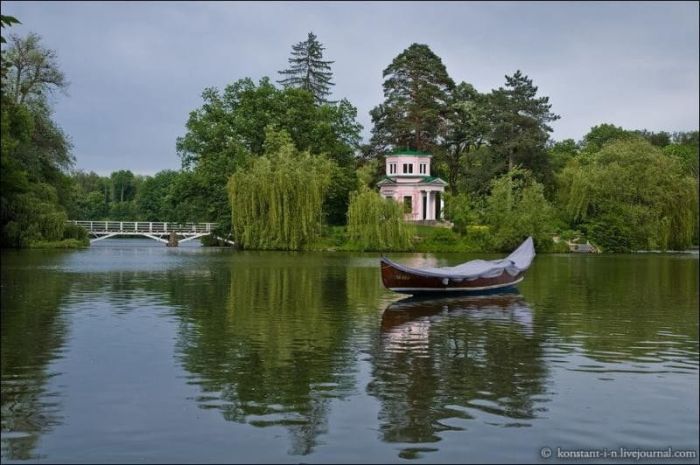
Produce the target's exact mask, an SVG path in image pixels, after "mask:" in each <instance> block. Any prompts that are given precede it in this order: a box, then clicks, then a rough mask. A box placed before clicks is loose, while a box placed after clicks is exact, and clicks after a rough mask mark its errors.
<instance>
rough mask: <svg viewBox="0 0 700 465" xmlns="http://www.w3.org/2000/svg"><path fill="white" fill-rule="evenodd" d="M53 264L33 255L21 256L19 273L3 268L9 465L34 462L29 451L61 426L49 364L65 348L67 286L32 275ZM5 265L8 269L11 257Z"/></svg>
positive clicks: (57, 278) (4, 441)
mask: <svg viewBox="0 0 700 465" xmlns="http://www.w3.org/2000/svg"><path fill="white" fill-rule="evenodd" d="M54 258H55V256H50V255H49V256H47V255H37V254H34V255H30V256H24V257H23V259H22V266H21V267H20V266H17V267H12V266H10V265H8V266H3V268H2V275H1V276H2V278H1V282H2V297H1V302H2V305H1V306H0V308H1V309H2V311H1V313H0V317H1V321H0V328H1V329H0V331H1V334H2V339H1V340H2V351H1V352H0V354H1V355H0V361H1V364H0V365H1V367H2V368H1V372H2V384H1V386H2V387H1V392H2V396H0V397H1V398H2V401H1V405H2V415H1V420H0V424H1V425H2V426H1V429H2V436H1V439H0V444H1V448H2V457H5V458H9V459H15V460H29V459H36V458H38V457H37V456H36V455H35V454H34V452H33V451H34V448H35V447H36V444H37V442H38V440H39V438H40V436H41V434H42V433H45V432H47V431H50V430H51V429H52V428H53V427H55V426H56V425H57V424H60V423H61V421H62V417H61V406H60V402H59V399H58V396H57V393H55V392H50V391H49V390H48V389H47V384H48V381H49V379H50V378H51V377H53V376H55V375H57V374H58V373H53V372H51V371H50V369H49V364H50V363H51V362H52V361H53V360H55V359H56V358H59V357H61V353H62V349H63V346H64V344H65V342H66V333H67V323H66V321H65V320H64V318H63V316H62V314H61V312H60V310H59V309H60V303H61V301H62V300H63V299H64V298H65V297H66V295H68V294H69V293H70V283H69V282H67V281H66V279H64V277H63V276H61V275H59V274H55V273H51V272H46V271H43V270H37V269H36V266H37V265H39V264H41V265H46V264H47V263H54V261H55V260H54ZM3 259H4V260H7V261H8V263H9V262H11V261H13V254H7V255H4V256H3ZM4 260H3V261H4ZM13 263H16V262H13Z"/></svg>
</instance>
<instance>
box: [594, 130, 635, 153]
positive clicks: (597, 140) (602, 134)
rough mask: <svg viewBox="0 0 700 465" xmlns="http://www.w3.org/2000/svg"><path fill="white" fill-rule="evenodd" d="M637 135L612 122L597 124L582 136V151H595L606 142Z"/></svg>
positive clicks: (627, 138) (633, 137) (631, 137)
mask: <svg viewBox="0 0 700 465" xmlns="http://www.w3.org/2000/svg"><path fill="white" fill-rule="evenodd" d="M638 137H639V136H638V135H637V134H635V133H634V132H633V131H628V130H626V129H622V128H621V127H618V126H615V125H614V124H599V125H598V126H593V127H592V128H591V130H590V131H588V133H587V134H586V135H585V136H583V140H582V141H581V146H582V151H583V152H586V153H595V152H598V151H599V150H600V149H602V148H603V147H604V146H605V145H606V144H608V143H611V142H615V141H618V140H629V139H635V138H638Z"/></svg>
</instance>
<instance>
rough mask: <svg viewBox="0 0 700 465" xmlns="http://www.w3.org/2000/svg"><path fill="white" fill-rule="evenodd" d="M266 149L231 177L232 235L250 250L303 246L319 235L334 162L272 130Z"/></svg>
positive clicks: (290, 248)
mask: <svg viewBox="0 0 700 465" xmlns="http://www.w3.org/2000/svg"><path fill="white" fill-rule="evenodd" d="M267 138H268V140H267V142H266V152H265V155H263V156H262V157H260V158H257V159H255V160H253V161H252V162H251V163H250V164H249V165H248V166H246V167H245V168H241V169H239V170H238V171H236V172H235V173H234V174H233V176H231V178H230V179H229V183H228V192H229V199H230V203H231V216H232V218H231V219H232V226H233V236H234V238H235V240H236V241H237V242H238V243H239V244H241V245H242V246H243V247H245V248H249V249H277V250H299V249H302V248H303V247H304V246H305V245H307V244H308V243H310V242H312V241H313V240H314V239H315V238H316V237H318V235H319V233H320V230H321V224H322V223H321V221H322V218H323V216H322V205H323V199H324V195H325V193H326V190H327V189H328V186H329V184H330V176H331V168H332V162H330V161H329V160H328V159H326V158H325V157H322V156H312V155H311V154H309V153H308V152H299V151H298V150H296V148H295V147H294V144H293V143H292V142H291V139H290V138H289V136H288V135H287V134H286V133H284V132H282V133H274V132H271V131H268V135H267Z"/></svg>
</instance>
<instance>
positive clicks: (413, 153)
mask: <svg viewBox="0 0 700 465" xmlns="http://www.w3.org/2000/svg"><path fill="white" fill-rule="evenodd" d="M391 155H411V156H414V157H432V155H431V154H430V153H428V152H423V151H420V150H408V149H396V150H394V151H392V152H391V153H390V154H389V156H391Z"/></svg>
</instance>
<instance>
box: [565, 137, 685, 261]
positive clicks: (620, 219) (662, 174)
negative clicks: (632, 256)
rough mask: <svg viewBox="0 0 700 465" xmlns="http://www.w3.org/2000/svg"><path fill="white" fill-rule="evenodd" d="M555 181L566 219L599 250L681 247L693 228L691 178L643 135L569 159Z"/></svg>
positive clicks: (612, 143) (671, 158)
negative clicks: (558, 186)
mask: <svg viewBox="0 0 700 465" xmlns="http://www.w3.org/2000/svg"><path fill="white" fill-rule="evenodd" d="M560 183H561V188H560V191H559V202H560V205H561V207H562V210H563V212H564V214H565V216H566V219H567V220H568V221H569V222H570V224H571V225H572V227H576V228H579V227H580V228H581V229H583V230H584V231H586V233H587V235H588V236H589V237H590V238H591V239H592V240H593V241H594V242H595V243H596V244H598V245H600V246H602V247H603V249H604V250H610V251H629V250H639V249H667V248H672V249H682V248H685V247H687V246H688V245H690V243H691V241H692V238H693V233H694V231H695V230H696V229H697V208H698V194H697V182H696V179H694V178H693V177H692V176H688V175H687V174H686V173H684V171H683V168H682V165H681V163H680V161H679V160H678V159H676V158H674V157H669V156H666V155H664V154H663V153H662V151H661V150H659V149H658V148H656V147H654V146H653V145H651V144H650V143H649V142H647V141H645V140H644V139H642V138H639V137H633V138H623V139H621V140H617V141H613V142H610V143H607V144H605V145H604V146H603V148H602V149H601V150H600V151H598V152H596V153H593V154H589V155H586V156H584V157H582V158H581V159H580V160H572V161H571V162H569V164H568V165H567V166H566V168H565V169H564V170H563V171H562V173H561V176H560Z"/></svg>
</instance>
